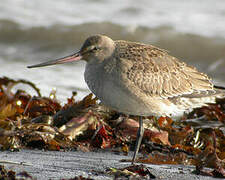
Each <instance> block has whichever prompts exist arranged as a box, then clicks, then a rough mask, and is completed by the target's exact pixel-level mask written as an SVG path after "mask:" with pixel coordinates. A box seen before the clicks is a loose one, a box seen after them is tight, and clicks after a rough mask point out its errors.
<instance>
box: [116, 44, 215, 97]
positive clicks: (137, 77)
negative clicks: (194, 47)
mask: <svg viewBox="0 0 225 180" xmlns="http://www.w3.org/2000/svg"><path fill="white" fill-rule="evenodd" d="M121 44H122V46H121ZM117 46H120V47H119V48H120V51H118V56H119V57H120V59H122V60H121V61H126V64H127V66H126V68H125V69H124V70H123V72H124V73H126V76H125V77H126V78H127V79H129V81H130V82H132V83H133V84H135V85H136V86H137V87H139V88H140V90H141V91H144V92H145V93H148V94H149V95H151V96H157V97H161V98H173V97H176V96H187V95H188V96H191V95H192V94H193V96H196V94H199V95H201V96H204V94H207V91H213V84H212V83H211V81H210V79H209V78H208V76H207V75H206V74H204V73H200V72H198V71H197V69H196V68H194V67H192V66H189V65H187V64H185V63H184V62H181V61H179V60H178V59H177V58H174V57H172V56H170V55H169V54H168V53H167V52H166V51H164V50H162V49H159V48H157V47H154V46H151V45H145V44H139V43H132V42H130V43H127V42H126V43H124V44H123V42H122V41H120V42H118V44H117ZM131 54H132V56H131Z"/></svg>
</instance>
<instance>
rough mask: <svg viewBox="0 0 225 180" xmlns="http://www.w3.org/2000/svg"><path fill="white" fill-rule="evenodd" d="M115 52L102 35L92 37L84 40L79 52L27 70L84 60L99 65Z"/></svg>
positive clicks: (108, 39)
mask: <svg viewBox="0 0 225 180" xmlns="http://www.w3.org/2000/svg"><path fill="white" fill-rule="evenodd" d="M114 50H115V44H114V41H113V40H112V39H111V38H109V37H107V36H103V35H94V36H90V37H89V38H87V39H86V41H85V42H84V44H83V46H82V47H81V49H80V51H78V52H76V53H74V54H72V55H69V56H66V57H63V58H59V59H56V60H52V61H48V62H44V63H40V64H36V65H32V66H28V68H34V67H43V66H50V65H55V64H64V63H67V62H72V61H78V60H84V61H86V62H87V63H101V62H102V61H104V60H106V59H108V58H110V57H111V56H112V55H113V52H114Z"/></svg>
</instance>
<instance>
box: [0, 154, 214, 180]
mask: <svg viewBox="0 0 225 180" xmlns="http://www.w3.org/2000/svg"><path fill="white" fill-rule="evenodd" d="M131 153H132V152H131ZM131 153H130V154H129V156H124V155H122V154H115V153H112V152H109V151H102V152H58V151H40V150H21V151H20V152H9V151H3V152H0V164H2V165H4V166H5V167H7V168H9V169H12V170H14V171H16V172H21V171H27V172H28V173H30V174H31V175H32V176H34V177H37V179H60V178H72V177H75V176H80V175H81V176H84V177H90V178H93V179H113V176H110V175H107V174H106V173H102V174H101V173H99V172H105V170H106V169H107V168H120V167H126V166H129V165H130V163H124V162H120V160H121V159H131V157H132V154H131ZM146 166H148V167H149V169H150V172H151V173H152V174H154V175H155V176H156V177H157V178H156V179H177V180H178V179H182V180H185V179H200V180H207V179H213V178H211V177H205V176H197V175H194V174H193V173H192V171H193V170H194V169H195V168H194V167H193V166H176V165H146ZM96 172H97V173H96Z"/></svg>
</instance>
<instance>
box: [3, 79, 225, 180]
mask: <svg viewBox="0 0 225 180" xmlns="http://www.w3.org/2000/svg"><path fill="white" fill-rule="evenodd" d="M18 83H22V84H26V85H29V86H31V87H32V88H33V89H34V90H35V92H36V93H37V96H31V95H30V94H28V93H27V92H25V91H24V90H21V89H18V90H17V91H16V92H12V87H13V86H15V85H16V84H18ZM137 119H138V117H135V116H129V117H128V116H126V115H123V114H121V113H118V112H116V111H113V110H111V109H109V108H107V107H105V106H103V105H102V104H101V103H99V102H98V101H97V98H96V97H93V95H92V94H89V95H87V96H86V97H84V98H83V99H82V100H81V101H77V100H76V93H72V96H71V97H69V98H68V99H67V103H65V104H64V105H63V106H62V105H61V104H60V103H59V101H58V100H57V96H56V94H55V93H54V92H53V93H52V94H50V96H49V97H42V95H41V93H40V90H39V89H38V88H37V87H36V86H35V85H34V84H33V83H32V82H29V81H26V80H13V79H10V78H7V77H2V78H0V149H1V150H12V151H14V150H20V149H23V148H29V149H32V148H38V149H44V150H57V151H59V150H77V149H79V150H82V151H93V150H96V149H97V150H98V149H110V150H112V151H116V152H119V153H123V154H128V152H129V151H130V150H133V149H134V146H135V140H136V132H137V130H138V126H139V124H138V121H137ZM224 123H225V98H224V99H218V100H217V103H216V104H209V105H208V106H205V107H202V108H198V109H194V110H193V111H192V112H190V113H188V114H185V115H184V116H183V117H182V120H180V121H175V120H173V119H171V118H168V117H160V118H158V119H157V118H155V117H145V119H144V127H145V133H144V137H143V141H142V145H141V148H140V152H141V153H142V154H143V156H142V157H139V158H138V159H137V162H142V163H151V164H183V165H194V166H195V167H196V170H195V171H194V172H193V173H196V174H201V175H207V176H213V177H223V178H225V170H224V167H225V129H224ZM122 161H131V160H127V159H126V160H122ZM205 167H208V168H211V170H210V171H206V170H205V169H204V168H205ZM138 169H139V170H138ZM3 170H4V169H3ZM127 171H129V173H128V174H131V176H134V174H136V175H138V176H143V177H144V176H146V175H147V174H148V175H149V173H150V172H149V171H148V170H147V169H146V168H145V167H140V166H133V167H132V168H130V167H127V168H126V169H111V170H109V172H111V173H112V174H114V175H115V177H117V176H118V174H120V175H121V174H123V175H121V176H124V172H127ZM130 171H132V173H130ZM140 172H141V173H140ZM12 174H13V173H12ZM144 174H145V175H144ZM125 176H127V174H126V173H125ZM149 176H150V177H151V178H153V176H154V175H149ZM76 178H78V179H79V178H80V179H82V178H81V177H76Z"/></svg>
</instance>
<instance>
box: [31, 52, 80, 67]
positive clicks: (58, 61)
mask: <svg viewBox="0 0 225 180" xmlns="http://www.w3.org/2000/svg"><path fill="white" fill-rule="evenodd" d="M81 59H82V55H81V54H80V52H77V53H75V54H72V55H69V56H66V57H63V58H59V59H55V60H51V61H47V62H44V63H40V64H35V65H31V66H27V67H28V68H36V67H43V66H51V65H55V64H64V63H68V62H73V61H79V60H81Z"/></svg>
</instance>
